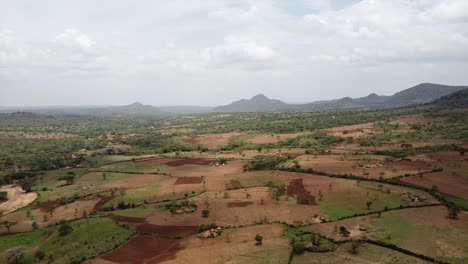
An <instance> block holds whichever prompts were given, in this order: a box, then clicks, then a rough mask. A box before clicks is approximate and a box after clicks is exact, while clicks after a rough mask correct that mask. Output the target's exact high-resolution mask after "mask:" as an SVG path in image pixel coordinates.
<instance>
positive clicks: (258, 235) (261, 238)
mask: <svg viewBox="0 0 468 264" xmlns="http://www.w3.org/2000/svg"><path fill="white" fill-rule="evenodd" d="M255 241H257V245H261V244H262V242H263V236H262V235H260V234H257V235H256V236H255Z"/></svg>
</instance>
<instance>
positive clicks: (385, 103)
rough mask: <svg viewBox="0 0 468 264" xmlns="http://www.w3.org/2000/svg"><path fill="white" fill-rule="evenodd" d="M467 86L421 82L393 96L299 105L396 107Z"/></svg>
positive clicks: (317, 107) (316, 107)
mask: <svg viewBox="0 0 468 264" xmlns="http://www.w3.org/2000/svg"><path fill="white" fill-rule="evenodd" d="M466 88H468V87H466V86H448V85H440V84H432V83H421V84H418V85H416V86H414V87H411V88H408V89H405V90H403V91H400V92H397V93H395V94H394V95H391V96H385V95H377V94H375V93H372V94H370V95H368V96H366V97H361V98H356V99H352V98H349V97H345V98H341V99H338V100H330V101H318V102H312V103H308V104H303V105H299V106H298V108H299V109H301V110H309V111H311V110H312V111H314V110H315V111H324V110H325V111H326V110H352V109H381V108H394V107H402V106H409V105H414V104H424V103H429V102H432V101H434V100H436V99H438V98H440V97H442V96H445V95H448V94H451V93H454V92H457V91H460V90H462V89H466Z"/></svg>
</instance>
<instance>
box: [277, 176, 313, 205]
mask: <svg viewBox="0 0 468 264" xmlns="http://www.w3.org/2000/svg"><path fill="white" fill-rule="evenodd" d="M285 193H287V194H288V195H290V196H292V195H296V196H297V201H296V203H297V204H310V205H316V204H317V203H316V202H315V196H313V195H312V194H310V192H308V191H307V190H306V189H305V187H304V182H303V179H302V178H300V179H294V180H292V181H291V182H290V183H289V185H288V186H287V187H286V188H282V189H280V194H281V195H284V194H285Z"/></svg>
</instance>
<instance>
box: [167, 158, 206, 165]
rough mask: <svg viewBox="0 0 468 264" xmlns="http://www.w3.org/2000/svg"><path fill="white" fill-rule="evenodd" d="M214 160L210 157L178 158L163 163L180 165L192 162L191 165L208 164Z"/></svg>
mask: <svg viewBox="0 0 468 264" xmlns="http://www.w3.org/2000/svg"><path fill="white" fill-rule="evenodd" d="M213 162H215V160H212V159H200V158H199V159H179V160H174V161H169V162H167V163H165V164H166V165H168V166H173V167H177V166H182V165H186V164H192V165H209V164H210V163H213Z"/></svg>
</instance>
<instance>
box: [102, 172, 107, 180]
mask: <svg viewBox="0 0 468 264" xmlns="http://www.w3.org/2000/svg"><path fill="white" fill-rule="evenodd" d="M106 179H107V173H105V172H103V173H102V180H103V181H105V180H106Z"/></svg>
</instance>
